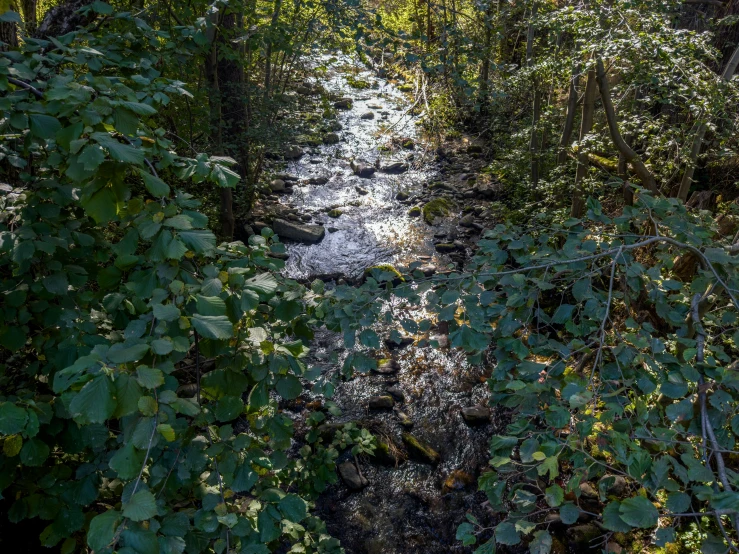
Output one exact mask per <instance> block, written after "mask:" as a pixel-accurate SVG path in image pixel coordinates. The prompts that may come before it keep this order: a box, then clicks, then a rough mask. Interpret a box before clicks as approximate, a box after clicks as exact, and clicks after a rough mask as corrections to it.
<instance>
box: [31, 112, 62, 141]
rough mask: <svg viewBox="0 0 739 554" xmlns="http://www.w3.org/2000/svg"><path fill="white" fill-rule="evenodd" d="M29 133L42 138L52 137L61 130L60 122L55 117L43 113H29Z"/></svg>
mask: <svg viewBox="0 0 739 554" xmlns="http://www.w3.org/2000/svg"><path fill="white" fill-rule="evenodd" d="M29 119H30V120H31V134H32V135H34V136H36V137H39V138H42V139H52V138H54V137H55V136H56V134H57V133H58V132H59V131H60V130H61V128H62V124H61V123H59V120H58V119H57V118H56V117H52V116H50V115H43V114H31V115H30V116H29Z"/></svg>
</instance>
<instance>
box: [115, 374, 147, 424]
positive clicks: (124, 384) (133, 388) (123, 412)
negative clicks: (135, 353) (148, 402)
mask: <svg viewBox="0 0 739 554" xmlns="http://www.w3.org/2000/svg"><path fill="white" fill-rule="evenodd" d="M115 391H116V392H115V397H116V400H117V401H118V405H117V406H116V410H115V414H114V415H115V417H118V418H120V417H123V416H127V415H130V414H132V413H134V412H135V411H136V410H138V407H139V406H138V404H139V398H141V387H140V386H139V384H138V383H137V382H136V379H134V378H133V377H132V376H131V375H128V374H127V373H123V374H121V375H118V376H117V377H116V380H115Z"/></svg>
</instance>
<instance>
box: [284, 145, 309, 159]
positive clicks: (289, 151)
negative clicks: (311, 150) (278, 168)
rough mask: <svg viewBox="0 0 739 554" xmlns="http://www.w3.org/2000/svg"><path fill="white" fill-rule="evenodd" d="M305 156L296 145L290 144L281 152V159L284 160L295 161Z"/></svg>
mask: <svg viewBox="0 0 739 554" xmlns="http://www.w3.org/2000/svg"><path fill="white" fill-rule="evenodd" d="M303 155H305V152H304V151H303V149H302V148H301V147H300V146H298V145H297V144H291V145H290V146H288V147H287V148H285V149H284V150H283V151H282V157H283V158H285V159H286V160H297V159H298V158H302V157H303Z"/></svg>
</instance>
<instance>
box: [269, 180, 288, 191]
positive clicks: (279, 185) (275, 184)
mask: <svg viewBox="0 0 739 554" xmlns="http://www.w3.org/2000/svg"><path fill="white" fill-rule="evenodd" d="M269 188H271V189H272V192H283V191H284V190H285V181H283V180H282V179H275V180H274V181H272V182H271V183H270V184H269Z"/></svg>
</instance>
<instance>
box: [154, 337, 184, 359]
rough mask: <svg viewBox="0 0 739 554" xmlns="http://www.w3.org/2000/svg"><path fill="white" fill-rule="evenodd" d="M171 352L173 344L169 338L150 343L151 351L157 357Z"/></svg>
mask: <svg viewBox="0 0 739 554" xmlns="http://www.w3.org/2000/svg"><path fill="white" fill-rule="evenodd" d="M188 344H189V343H188ZM172 350H174V343H173V342H172V339H170V338H169V337H165V338H163V339H156V340H153V341H151V351H152V352H154V354H156V355H157V356H166V355H167V354H169V353H170V352H172Z"/></svg>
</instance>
